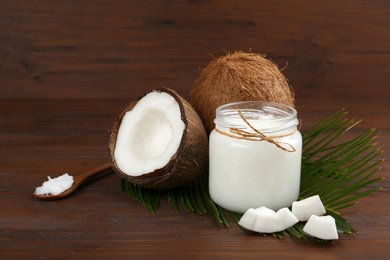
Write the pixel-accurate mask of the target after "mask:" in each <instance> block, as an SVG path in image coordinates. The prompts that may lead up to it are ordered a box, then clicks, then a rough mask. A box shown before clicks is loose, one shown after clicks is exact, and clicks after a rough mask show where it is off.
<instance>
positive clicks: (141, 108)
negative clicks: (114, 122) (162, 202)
mask: <svg viewBox="0 0 390 260" xmlns="http://www.w3.org/2000/svg"><path fill="white" fill-rule="evenodd" d="M184 128H185V124H184V122H183V121H182V120H181V112H180V107H179V104H178V103H177V101H176V100H175V99H174V97H172V96H171V95H169V94H167V93H165V92H157V91H155V92H150V93H148V94H147V95H145V96H144V97H143V98H142V99H140V100H139V101H138V103H137V104H136V105H135V106H134V108H133V109H132V110H130V111H128V112H126V114H125V116H124V117H123V119H122V123H121V125H120V128H119V130H118V136H117V140H116V146H115V154H114V157H115V161H116V164H117V165H118V167H119V168H120V169H121V170H122V171H123V172H124V173H126V174H128V175H130V176H140V175H142V174H145V173H149V172H153V171H154V170H156V169H159V168H163V167H164V166H165V165H166V164H167V163H168V162H169V160H170V159H171V158H172V156H173V155H174V154H175V153H176V152H177V150H178V147H179V145H180V141H181V139H182V136H183V131H184Z"/></svg>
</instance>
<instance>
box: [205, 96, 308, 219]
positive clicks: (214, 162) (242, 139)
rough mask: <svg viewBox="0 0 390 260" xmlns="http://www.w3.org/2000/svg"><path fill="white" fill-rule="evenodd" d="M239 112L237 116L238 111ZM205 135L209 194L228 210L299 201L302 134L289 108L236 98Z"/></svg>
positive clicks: (220, 110)
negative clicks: (207, 138)
mask: <svg viewBox="0 0 390 260" xmlns="http://www.w3.org/2000/svg"><path fill="white" fill-rule="evenodd" d="M240 112H241V115H240ZM214 122H215V125H216V126H215V129H214V130H213V131H212V132H211V134H210V140H209V143H210V144H209V147H210V148H209V149H210V153H209V156H210V162H209V167H210V168H209V189H210V195H211V198H212V199H213V200H214V201H215V202H216V203H217V204H218V205H220V206H222V207H223V208H225V209H228V210H230V211H234V212H239V213H243V212H245V211H246V210H248V209H249V208H258V207H261V206H265V207H268V208H270V209H273V210H275V211H277V210H279V209H280V208H283V207H290V206H291V205H292V203H293V202H294V201H296V200H297V199H298V195H299V188H300V174H301V157H302V136H301V134H300V133H299V131H298V130H297V125H298V120H297V112H296V110H295V109H294V108H292V107H289V106H285V105H282V104H277V103H270V102H260V101H254V102H239V103H231V104H227V105H223V106H221V107H219V108H218V109H217V111H216V118H215V120H214Z"/></svg>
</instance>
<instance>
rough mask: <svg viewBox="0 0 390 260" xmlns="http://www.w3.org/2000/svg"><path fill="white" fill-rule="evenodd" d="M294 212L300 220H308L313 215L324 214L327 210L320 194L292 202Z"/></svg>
mask: <svg viewBox="0 0 390 260" xmlns="http://www.w3.org/2000/svg"><path fill="white" fill-rule="evenodd" d="M292 213H293V214H294V215H295V216H296V217H297V218H298V219H299V220H300V221H307V220H308V219H309V218H310V216H311V215H317V216H321V215H324V214H325V213H326V210H325V207H324V205H323V204H322V201H321V199H320V196H318V195H315V196H311V197H309V198H306V199H303V200H300V201H294V202H293V204H292Z"/></svg>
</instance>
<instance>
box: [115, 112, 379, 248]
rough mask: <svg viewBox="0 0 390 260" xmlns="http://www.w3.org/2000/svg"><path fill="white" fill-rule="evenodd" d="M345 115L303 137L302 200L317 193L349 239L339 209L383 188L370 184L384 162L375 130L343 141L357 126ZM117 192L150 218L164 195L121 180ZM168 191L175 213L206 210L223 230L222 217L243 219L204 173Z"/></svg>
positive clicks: (291, 232) (298, 233)
mask: <svg viewBox="0 0 390 260" xmlns="http://www.w3.org/2000/svg"><path fill="white" fill-rule="evenodd" d="M346 115H347V112H345V111H343V110H341V111H338V112H336V113H334V114H332V115H330V116H328V117H327V118H325V119H324V120H322V121H320V122H318V123H317V124H315V125H314V126H312V127H311V128H310V129H308V130H307V131H305V132H304V133H303V135H302V136H303V153H302V174H301V189H300V199H304V198H306V197H309V196H312V195H316V194H318V195H319V196H320V197H321V199H322V202H323V204H324V206H325V207H326V209H327V214H328V215H331V216H333V217H334V218H335V220H336V225H337V229H338V232H339V233H344V234H347V235H351V234H352V233H354V232H357V231H356V230H354V229H353V228H352V227H351V226H349V225H348V223H347V220H346V219H344V218H343V217H341V215H340V214H339V213H338V212H337V211H339V210H341V209H344V208H347V207H350V206H353V205H355V204H356V203H357V200H358V199H360V198H362V197H364V196H367V195H369V194H370V193H372V192H374V191H377V190H379V189H381V188H380V187H373V186H372V185H373V184H374V183H376V182H378V181H380V180H381V179H383V178H373V175H374V174H375V173H377V172H378V171H379V170H380V167H379V165H380V163H381V162H382V161H383V160H377V158H378V156H379V155H381V153H382V152H381V151H379V149H376V148H375V146H376V143H372V141H373V140H374V139H376V138H377V136H378V134H379V132H376V131H375V129H371V130H369V131H367V132H365V133H363V134H361V135H359V136H357V137H355V138H353V139H351V140H348V141H341V140H342V137H343V135H344V134H345V133H346V132H348V131H349V130H351V129H352V128H353V127H354V126H355V125H356V124H358V123H359V122H357V123H354V122H353V121H352V120H350V121H348V120H346V119H345V116H346ZM120 188H121V191H122V193H125V191H126V192H127V194H128V195H129V196H131V197H133V198H134V199H136V200H138V201H140V202H141V203H142V204H143V205H144V206H145V207H147V208H148V209H149V210H150V211H151V212H152V213H153V214H155V213H156V212H157V210H158V205H159V202H160V199H161V196H162V194H163V192H161V191H157V190H150V189H145V188H141V187H138V186H136V185H134V184H131V183H128V182H126V181H124V180H123V179H121V181H120ZM167 193H168V200H169V201H170V202H171V203H172V205H173V208H174V210H175V211H176V212H179V207H178V204H180V205H181V207H182V208H183V209H184V210H185V211H187V212H196V213H198V214H201V215H202V214H204V213H206V212H207V208H208V209H210V210H211V212H212V213H213V215H214V216H215V219H216V220H217V221H218V222H219V223H221V224H223V225H225V226H226V227H229V221H228V220H227V218H226V216H225V213H230V215H231V217H232V219H233V221H234V222H236V223H237V222H238V221H239V220H240V218H241V216H242V215H241V214H238V213H235V212H228V211H226V210H224V209H223V208H222V207H220V206H219V205H217V204H216V203H214V201H213V200H212V199H211V197H210V194H209V191H208V176H207V175H206V174H204V175H202V176H201V177H200V178H199V179H197V180H195V181H193V182H191V183H190V184H188V185H186V186H184V187H181V188H178V189H174V190H170V191H168V192H167ZM303 226H304V223H302V222H299V223H297V224H296V225H294V226H293V227H290V228H288V229H287V230H285V231H283V232H278V233H274V234H262V235H272V236H274V237H277V238H282V237H284V236H293V237H297V238H302V237H309V236H308V235H307V234H306V233H305V232H304V231H303ZM243 229H244V228H243ZM244 230H245V229H244ZM317 241H321V240H317Z"/></svg>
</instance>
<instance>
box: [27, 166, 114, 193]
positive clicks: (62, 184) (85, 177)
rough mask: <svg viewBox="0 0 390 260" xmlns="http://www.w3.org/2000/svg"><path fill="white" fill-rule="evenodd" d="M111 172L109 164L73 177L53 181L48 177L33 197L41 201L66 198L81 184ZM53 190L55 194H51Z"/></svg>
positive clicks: (65, 175)
mask: <svg viewBox="0 0 390 260" xmlns="http://www.w3.org/2000/svg"><path fill="white" fill-rule="evenodd" d="M111 172H112V169H111V164H110V163H105V164H103V165H100V166H98V167H96V168H94V169H92V170H89V171H86V172H84V173H82V174H79V175H76V176H73V177H72V176H69V175H67V174H64V175H62V176H60V177H58V178H55V179H50V177H49V180H48V181H47V182H45V183H43V185H42V186H41V187H38V188H37V189H36V190H35V192H34V196H35V197H36V198H37V199H41V200H58V199H61V198H63V197H66V196H68V195H69V194H71V193H72V192H74V191H75V190H76V189H77V188H78V187H80V186H81V185H82V184H85V183H87V182H90V181H93V180H95V179H98V178H100V177H102V176H104V175H106V174H108V173H111ZM55 190H56V191H57V192H53V191H55Z"/></svg>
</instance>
